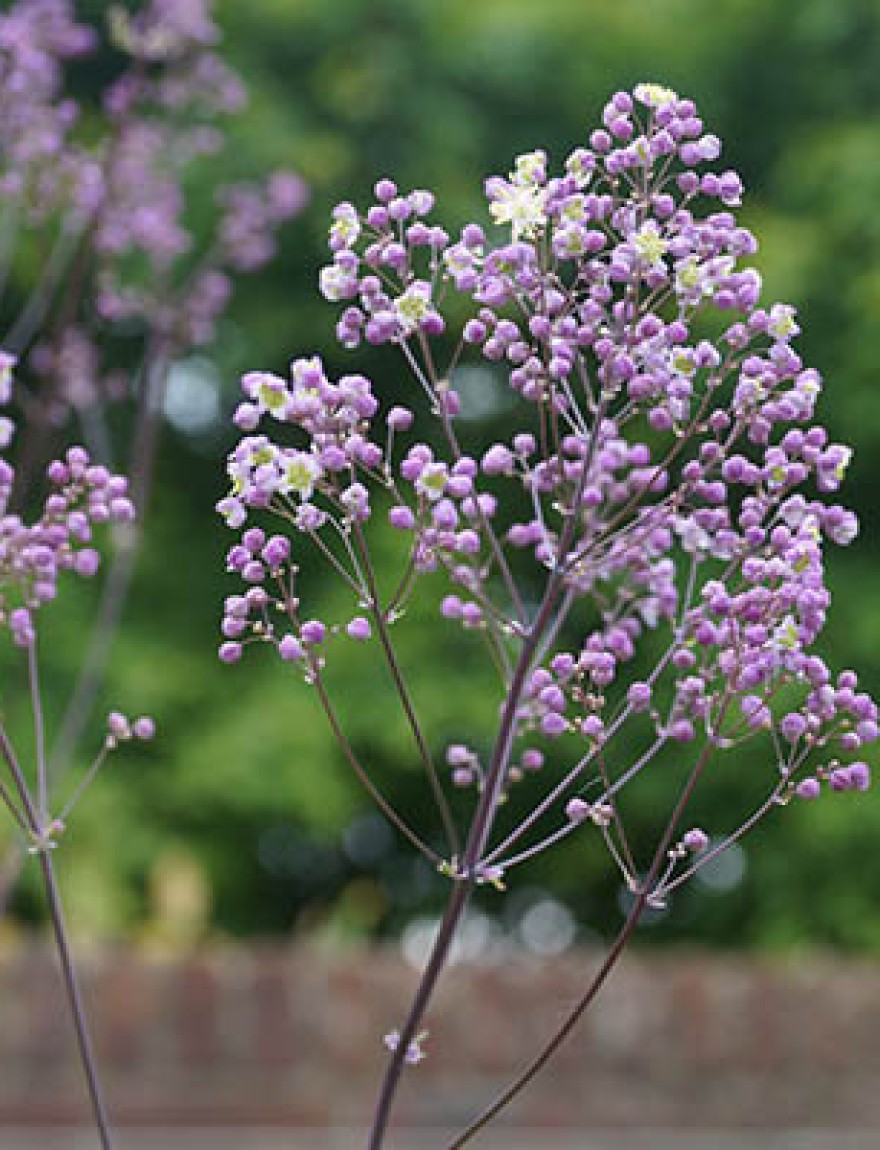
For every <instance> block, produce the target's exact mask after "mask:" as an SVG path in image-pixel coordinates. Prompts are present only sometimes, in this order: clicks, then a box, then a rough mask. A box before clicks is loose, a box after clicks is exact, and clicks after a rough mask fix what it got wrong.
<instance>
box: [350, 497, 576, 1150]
mask: <svg viewBox="0 0 880 1150" xmlns="http://www.w3.org/2000/svg"><path fill="white" fill-rule="evenodd" d="M573 532H574V520H573V517H571V518H569V520H568V521H567V523H566V528H565V530H564V531H563V536H562V540H561V541H560V554H564V552H565V549H567V548H568V547H569V546H570V544H571V540H570V536H571V534H572V533H573ZM562 588H563V578H562V573H561V570H560V568H559V567H558V566H557V567H556V568H554V571H553V573H552V574H551V576H550V578H549V579H548V581H547V586H546V589H545V592H544V598H543V601H542V603H541V606H540V608H539V609H538V614H537V616H536V618H535V621H534V623H533V625H532V627H531V629H530V631H529V633H528V635H527V637H526V639H525V642H524V643H523V646H522V650H521V651H520V656H519V659H518V661H517V665H516V669H515V670H514V673H513V677H512V679H511V683H510V689H509V691H508V694H507V699H506V701H505V705H504V710H503V712H502V715H501V721H500V724H499V728H498V735H497V737H496V740H495V746H494V748H493V750H492V757H491V760H490V762H489V766H488V769H487V771H486V783H485V786H484V787H483V791H482V794H481V796H480V801H479V804H478V806H477V809H476V811H475V812H474V817H473V821H472V823H471V827H470V831H469V832H468V838H467V843H466V844H465V848H464V855H463V856H462V860H461V865H460V868H459V875H458V880H457V882H456V884H455V886H454V888H453V891H452V894H451V895H450V896H449V902H448V903H447V907H446V912H445V914H444V916H443V922H442V925H441V928H440V932H439V934H438V935H437V939H436V941H435V943H434V948H433V950H432V952H431V955H430V958H429V959H428V964H427V966H426V967H425V970H424V972H423V974H422V978H421V981H420V983H419V987H418V989H417V991H416V996H415V998H414V1000H413V1003H412V1005H411V1007H410V1010H409V1014H408V1015H407V1019H406V1022H405V1023H404V1026H403V1028H402V1030H401V1032H400V1036H399V1038H398V1042H397V1047H396V1049H395V1050H394V1051H393V1053H392V1055H391V1059H390V1061H389V1064H388V1068H387V1070H386V1072H385V1079H384V1081H383V1083H382V1089H381V1093H380V1095H379V1101H378V1103H377V1106H376V1113H375V1116H374V1119H373V1127H372V1130H371V1132H370V1142H369V1150H381V1146H382V1142H383V1140H384V1137H385V1132H386V1130H387V1128H388V1122H389V1119H390V1116H391V1106H392V1103H393V1101H394V1096H395V1094H396V1092H397V1087H398V1084H399V1082H400V1076H401V1073H402V1071H403V1067H404V1065H405V1062H406V1055H407V1051H408V1050H409V1046H410V1043H411V1042H412V1040H413V1038H414V1036H415V1034H416V1031H417V1029H418V1026H419V1024H420V1023H421V1020H422V1018H423V1016H424V1013H425V1010H426V1009H427V1006H428V1003H429V1001H430V999H431V995H432V994H433V991H434V987H435V986H436V984H437V980H438V979H439V977H440V974H441V972H442V970H443V967H444V965H445V963H446V959H447V957H448V954H449V948H450V946H451V945H452V940H453V938H454V937H455V932H456V930H457V929H458V925H459V923H460V921H461V917H462V915H463V914H464V911H465V908H466V906H467V901H468V897H469V895H470V892H471V890H472V889H473V886H474V884H475V883H476V880H477V874H476V867H477V863H478V861H479V859H480V857H481V855H482V853H483V850H484V849H485V846H486V842H487V840H488V837H489V835H490V834H491V831H492V825H493V822H494V820H495V816H496V815H497V813H498V807H499V801H500V797H501V793H502V790H503V787H504V782H505V779H506V776H507V767H508V763H509V761H510V748H511V745H512V743H513V738H514V734H515V730H516V715H517V711H518V709H519V706H520V702H521V699H522V693H523V691H524V689H525V685H526V681H527V679H528V674H529V671H530V670H531V667H532V661H533V658H534V656H535V653H536V651H537V650H538V648H539V646H540V642H541V637H542V635H543V632H544V629H545V627H547V625H548V624H549V622H550V620H551V619H552V617H553V610H554V608H555V605H556V600H557V598H558V596H559V594H560V593H561V591H562Z"/></svg>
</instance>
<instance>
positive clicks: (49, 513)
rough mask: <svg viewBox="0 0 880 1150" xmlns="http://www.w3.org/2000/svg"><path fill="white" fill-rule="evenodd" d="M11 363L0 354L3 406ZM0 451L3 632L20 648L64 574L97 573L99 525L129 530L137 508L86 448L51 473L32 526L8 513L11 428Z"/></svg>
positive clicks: (29, 640)
mask: <svg viewBox="0 0 880 1150" xmlns="http://www.w3.org/2000/svg"><path fill="white" fill-rule="evenodd" d="M14 366H15V360H14V357H12V356H10V355H9V354H8V353H7V352H3V351H0V405H2V404H7V403H9V401H10V399H11V397H12V373H13V369H14ZM2 423H3V425H5V426H7V427H8V428H9V434H8V435H7V436H5V437H4V438H5V443H3V444H2V446H0V625H2V626H3V627H4V628H5V629H8V631H9V632H10V634H11V636H12V639H13V641H14V642H15V644H16V645H17V646H19V647H29V646H31V645H32V644H33V643H34V641H35V638H36V630H35V628H36V615H37V612H38V611H39V610H40V609H41V608H42V607H43V606H44V605H45V604H47V603H50V602H52V601H53V600H54V599H55V598H56V597H57V594H58V580H59V577H60V575H61V574H62V572H64V571H70V572H73V573H74V574H76V575H80V576H83V577H86V578H88V577H90V576H92V575H94V574H95V573H96V572H97V570H98V566H99V562H100V555H99V552H98V550H97V549H96V547H95V546H94V532H95V529H96V528H98V527H99V526H100V525H102V524H106V523H128V522H130V521H131V520H132V519H133V517H134V507H133V505H132V502H131V500H130V498H129V497H128V481H127V479H126V478H125V477H124V476H121V475H113V474H111V473H110V472H109V471H108V470H107V468H106V467H104V466H102V465H100V464H95V463H93V462H92V460H91V458H90V456H89V453H88V452H87V451H86V450H85V448H83V447H71V448H69V449H68V450H67V452H66V453H65V455H64V457H63V458H62V459H56V460H54V461H53V462H52V463H51V464H50V465H49V468H48V470H47V479H48V482H49V494H48V495H47V496H46V498H45V501H44V502H43V505H42V509H41V512H40V514H39V516H38V517H37V518H36V519H35V520H34V521H33V522H27V521H26V520H25V519H23V518H22V517H21V516H20V515H18V514H14V513H12V512H11V511H10V510H9V499H10V496H11V494H12V489H13V486H14V482H15V470H14V468H13V466H12V464H11V463H10V462H9V459H8V458H7V455H6V448H7V447H8V446H9V444H10V443H11V439H12V430H13V427H14V425H13V423H12V420H10V419H8V418H7V417H2Z"/></svg>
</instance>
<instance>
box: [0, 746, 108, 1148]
mask: <svg viewBox="0 0 880 1150" xmlns="http://www.w3.org/2000/svg"><path fill="white" fill-rule="evenodd" d="M0 752H2V754H3V758H4V759H5V760H6V763H7V765H8V767H9V770H10V772H11V773H12V777H13V779H14V780H15V786H16V789H17V790H18V792H19V795H20V797H21V802H22V806H23V807H24V810H25V814H26V816H27V822H28V829H29V830H30V833H31V834H32V835H33V837H34V839H35V840H36V841H37V842H39V843H42V839H43V834H44V828H43V826H42V825H41V823H40V818H39V812H38V811H37V808H36V806H35V804H34V801H33V799H32V797H31V794H30V791H29V790H28V786H27V780H26V779H25V777H24V772H23V771H22V769H21V765H20V763H19V761H18V758H17V756H16V754H15V749H14V748H13V746H12V743H11V742H10V739H9V736H8V735H7V733H6V730H5V728H4V727H3V724H2V723H0ZM37 853H38V855H39V859H40V870H41V871H42V875H43V885H44V887H45V890H46V901H47V903H48V906H49V914H50V917H51V919H52V930H53V932H54V935H55V945H56V948H57V950H58V957H59V959H60V961H61V972H62V974H63V976H64V987H65V990H66V992H67V998H68V1002H69V1005H70V1012H71V1015H72V1017H73V1024H74V1029H75V1030H76V1038H77V1045H78V1046H79V1053H80V1060H81V1062H82V1067H83V1071H84V1073H85V1076H86V1083H87V1084H88V1089H89V1097H90V1099H91V1103H92V1111H93V1113H94V1117H95V1125H96V1126H97V1128H98V1134H99V1136H100V1139H101V1146H102V1150H113V1140H112V1138H111V1136H110V1126H109V1122H108V1120H107V1110H106V1107H105V1105H104V1099H103V1096H102V1092H101V1085H100V1082H99V1080H98V1071H97V1065H96V1062H95V1056H94V1052H93V1050H92V1043H91V1039H90V1037H89V1029H88V1024H87V1023H86V1015H85V1008H84V1006H83V1001H82V995H81V993H80V989H79V983H78V981H77V977H76V971H75V969H74V965H73V957H72V955H71V953H70V945H69V943H68V941H67V928H66V925H65V922H64V912H63V910H62V908H61V899H60V897H59V895H58V886H57V884H56V882H55V872H54V870H53V867H52V858H51V854H50V853H49V850H47V849H44V848H43V847H42V845H41V846H40V847H39V849H38V851H37Z"/></svg>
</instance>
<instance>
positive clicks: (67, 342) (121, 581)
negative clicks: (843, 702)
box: [0, 0, 306, 1147]
mask: <svg viewBox="0 0 880 1150" xmlns="http://www.w3.org/2000/svg"><path fill="white" fill-rule="evenodd" d="M108 23H109V30H110V34H111V35H110V39H111V41H112V46H113V48H114V49H115V54H114V55H113V56H112V57H110V58H109V60H110V69H111V78H110V80H109V82H108V83H106V85H104V87H103V89H102V91H101V93H100V96H101V103H100V107H99V108H98V109H95V108H92V109H88V108H85V109H82V108H80V107H79V106H78V104H77V102H76V101H75V100H74V99H72V98H71V96H70V90H71V84H70V76H69V72H68V67H69V65H70V64H71V62H72V61H75V60H78V59H80V58H83V57H89V56H91V55H92V54H94V53H96V52H97V51H98V49H99V48H100V47H101V45H100V41H99V38H98V36H97V34H96V32H95V30H94V29H93V28H92V27H91V26H89V25H87V24H83V23H80V22H79V21H78V20H77V18H76V14H75V10H74V5H73V3H72V0H16V2H15V3H13V4H11V5H9V6H7V8H6V10H4V12H3V13H2V14H0V307H2V311H0V642H7V641H8V642H10V643H11V645H12V647H13V648H14V649H16V650H17V651H18V652H19V653H20V654H22V655H23V656H24V658H23V661H24V663H25V664H26V678H27V699H28V702H29V709H30V712H31V718H32V726H33V737H32V740H31V744H30V746H27V741H26V740H24V743H25V746H26V752H25V751H23V750H22V740H20V739H19V737H18V732H17V731H13V730H12V729H11V725H10V724H9V719H8V716H7V714H6V705H7V699H8V691H9V678H11V677H12V676H9V677H7V676H6V675H5V674H4V678H3V681H2V683H0V762H2V764H3V765H4V771H5V773H6V781H4V780H0V799H2V801H3V803H4V804H5V805H6V807H7V808H8V810H9V812H10V814H11V815H12V818H13V819H14V821H15V823H16V825H17V827H18V829H19V830H20V831H21V835H20V836H18V839H17V841H16V844H15V848H14V849H13V851H12V852H11V854H10V859H11V862H10V861H9V860H7V861H6V864H5V865H4V867H3V883H2V887H0V912H2V908H3V904H4V903H5V899H6V894H7V893H8V889H9V887H10V886H11V884H12V883H13V882H14V881H15V879H16V878H17V875H18V870H19V866H20V865H21V863H23V861H24V860H25V858H26V857H27V855H28V853H29V854H31V855H35V856H37V857H38V859H39V864H40V868H41V873H42V878H43V885H44V887H45V892H46V896H47V903H48V908H49V912H50V915H51V919H52V924H53V928H54V932H55V938H56V942H57V947H58V952H59V957H60V959H61V965H62V970H63V974H64V978H65V984H66V987H67V992H68V997H69V1000H70V1005H71V1010H72V1013H73V1018H74V1022H75V1025H76V1030H77V1037H78V1040H79V1046H80V1053H81V1056H82V1061H83V1066H84V1069H85V1072H86V1076H87V1079H88V1086H89V1090H90V1094H91V1098H92V1103H93V1107H94V1112H95V1118H96V1123H97V1126H98V1129H99V1132H100V1136H101V1141H102V1145H103V1146H105V1147H110V1145H111V1135H110V1130H109V1124H108V1119H107V1114H106V1109H105V1106H104V1103H103V1100H102V1097H101V1091H100V1087H99V1083H98V1076H97V1071H96V1067H95V1062H94V1058H93V1055H92V1051H91V1045H90V1041H89V1035H88V1030H87V1026H86V1020H85V1013H84V1010H83V1004H82V1001H81V998H80V994H79V989H78V986H77V981H76V976H75V971H74V967H73V962H72V958H71V953H70V948H69V944H68V941H67V934H66V928H65V924H64V917H63V913H62V909H61V904H60V900H59V897H58V891H57V887H56V883H55V877H54V867H53V859H52V852H53V851H54V849H55V847H56V846H57V845H58V842H59V839H60V836H61V835H62V834H63V832H64V829H65V825H66V823H67V820H68V818H69V816H70V815H71V814H72V813H73V811H74V808H75V807H76V805H77V803H78V802H79V800H80V798H81V797H82V796H83V794H84V793H85V791H86V790H87V789H88V787H89V786H90V785H91V783H92V781H93V780H94V778H95V777H96V775H97V773H98V771H99V770H100V768H101V766H102V765H103V764H104V762H105V761H106V759H107V756H108V755H109V754H110V752H112V751H113V750H114V749H115V748H116V747H117V746H118V745H119V744H120V743H122V742H125V741H128V740H130V739H149V738H151V737H152V734H153V722H152V720H151V719H150V718H149V717H147V716H141V717H140V718H138V719H135V720H134V721H130V720H129V719H128V718H126V716H125V715H123V714H122V713H120V712H116V711H114V712H111V714H110V715H109V716H108V718H107V726H106V729H105V735H104V739H103V741H102V744H101V747H100V750H99V753H98V755H97V756H96V757H95V759H94V761H93V762H92V763H91V765H90V766H89V767H87V769H86V771H85V772H84V774H83V775H82V776H81V778H80V780H79V782H78V783H77V785H76V786H73V787H70V788H69V791H68V797H67V798H66V801H65V800H64V799H63V798H59V799H58V800H57V806H56V797H55V794H54V793H53V792H54V790H55V784H56V783H57V781H58V780H57V775H58V773H59V771H58V770H57V768H58V767H59V766H69V765H70V759H71V758H72V752H73V750H74V748H75V746H76V744H77V743H78V741H79V738H80V736H81V734H82V732H83V730H84V728H85V725H86V723H87V720H88V718H89V716H90V713H91V710H92V707H93V705H94V702H95V698H96V695H97V692H98V689H99V687H100V684H101V679H102V675H103V671H104V667H105V664H106V659H107V656H108V653H109V649H110V645H111V642H112V639H113V637H114V635H115V631H116V627H117V625H118V622H119V619H120V616H121V612H122V607H123V603H124V600H125V598H126V594H127V590H128V586H129V583H130V580H131V576H132V573H133V568H134V562H135V558H136V553H137V545H138V522H139V519H140V518H141V513H142V511H143V509H144V506H145V504H146V502H147V498H148V493H149V488H150V481H151V476H152V471H153V464H154V461H155V455H156V450H157V442H158V437H159V430H160V423H161V416H162V410H163V403H164V395H165V389H166V384H167V382H168V377H169V371H170V369H171V367H172V365H173V363H174V361H175V359H178V358H179V357H181V356H182V355H184V354H185V353H186V352H187V351H189V350H191V349H193V348H196V347H199V346H203V345H205V344H207V343H209V342H210V341H211V340H212V339H213V338H214V336H215V334H216V325H217V321H218V320H219V318H220V316H221V315H222V313H223V311H224V310H225V308H226V306H227V304H228V302H229V300H230V297H231V294H232V290H233V285H234V277H235V276H236V275H238V274H240V273H251V272H254V271H256V270H257V269H259V268H261V267H263V266H265V264H266V263H267V262H268V261H269V260H270V259H271V258H272V256H273V254H274V250H275V235H276V232H277V230H278V228H279V227H280V225H281V224H282V223H283V222H284V221H285V220H287V219H289V218H290V217H291V216H293V215H295V214H297V213H298V212H299V211H300V210H301V208H302V207H303V205H304V203H305V199H306V190H305V186H304V184H303V182H302V181H301V180H300V178H299V177H298V176H296V175H295V174H293V173H289V172H276V173H275V174H273V175H272V176H270V177H269V178H268V179H267V180H266V181H265V182H263V183H260V182H235V183H229V184H224V185H222V186H220V187H218V188H217V189H216V193H215V211H214V213H213V218H212V219H211V220H210V224H209V226H208V227H207V228H204V227H203V229H202V230H203V231H204V233H205V234H201V233H200V232H199V229H198V228H197V227H196V224H195V222H194V221H193V220H191V219H190V214H191V200H192V195H191V191H190V188H189V180H190V176H191V173H192V172H193V170H194V168H195V166H196V165H197V163H198V161H200V160H202V159H203V158H204V157H207V156H211V155H214V154H216V153H217V152H218V151H219V150H220V149H221V148H222V146H223V144H224V142H225V134H224V131H223V123H224V121H225V119H226V118H227V117H228V115H229V114H230V113H232V112H234V111H235V110H236V109H238V108H239V107H241V105H242V104H243V102H244V100H245V97H246V91H245V88H244V86H243V85H242V83H241V81H240V80H239V78H238V76H236V75H235V73H234V72H232V71H231V70H230V69H229V68H228V67H227V66H226V65H225V64H224V62H223V61H222V60H221V58H220V57H219V56H218V55H217V54H216V52H215V50H214V48H215V45H216V42H217V40H218V38H219V31H218V28H217V26H216V25H215V24H214V22H213V21H212V19H211V18H210V13H209V2H208V0H144V2H143V3H142V4H141V6H140V8H139V10H138V11H137V12H136V13H134V14H129V13H128V12H127V11H126V10H125V9H122V8H118V9H117V8H115V7H111V8H110V10H109V19H108ZM35 269H36V270H35ZM13 369H14V370H15V373H16V377H17V379H16V383H17V386H16V388H15V392H14V394H13V388H12V376H13ZM131 401H134V403H133V404H132V406H134V407H135V408H136V412H135V414H134V416H133V418H131V419H130V420H128V421H124V422H125V426H126V429H127V436H126V439H125V441H124V442H122V443H120V442H118V439H119V436H118V434H114V433H113V432H112V430H111V428H112V424H113V422H114V418H113V417H112V416H111V414H110V408H111V407H112V406H124V405H129V404H130V403H131ZM10 405H11V407H12V409H13V411H12V414H6V408H7V407H9V406H10ZM74 419H75V420H76V422H77V423H78V425H79V429H80V432H81V434H82V437H83V439H84V440H85V443H86V446H85V447H79V446H77V447H70V448H68V449H67V450H66V451H62V450H61V448H60V443H61V442H63V440H64V437H65V434H66V430H67V427H68V425H69V423H70V422H71V421H72V420H74ZM16 428H17V429H18V441H17V442H16V443H15V444H13V438H14V433H15V431H16ZM13 448H14V450H15V466H14V467H13V464H12V451H13ZM58 452H60V454H61V458H57V459H55V460H54V461H52V462H50V460H52V457H53V455H55V454H56V453H58ZM120 456H123V457H126V461H125V468H124V469H125V471H126V472H127V475H122V474H118V473H117V471H118V470H119V469H118V465H117V463H116V459H117V458H118V457H120ZM44 478H47V479H48V482H49V486H50V490H49V494H48V496H44V494H43V492H42V486H41V485H42V481H43V479H44ZM32 509H35V510H32ZM108 528H109V529H110V530H111V531H112V544H113V545H114V546H113V562H112V564H111V569H110V573H109V576H108V578H107V580H105V582H104V587H103V592H102V601H101V604H100V606H99V609H98V612H97V615H96V621H95V625H94V627H93V629H92V633H91V637H90V640H91V641H90V642H89V643H88V644H87V645H86V647H85V649H84V651H83V652H82V653H81V654H80V656H79V662H78V677H77V680H76V682H75V684H74V687H73V689H72V690H71V691H70V694H69V697H68V701H67V708H66V712H65V715H64V717H63V719H62V722H61V723H60V725H59V733H58V735H57V737H56V739H55V740H54V741H53V743H52V744H49V743H48V742H47V733H46V724H45V723H44V715H43V703H42V698H41V691H40V658H39V653H38V638H39V632H40V627H39V625H38V623H39V621H40V619H41V616H42V612H43V610H44V608H45V607H46V606H47V605H48V604H50V603H51V602H52V601H54V600H55V599H56V597H57V596H58V593H59V581H60V576H61V575H62V574H63V573H65V572H72V573H74V574H76V575H79V576H83V577H91V576H93V575H95V574H96V572H97V570H98V566H99V558H100V556H99V551H98V548H97V546H96V536H100V534H101V531H102V529H104V530H106V529H108ZM43 650H45V647H43ZM14 664H15V655H13V658H12V659H11V660H10V662H9V666H10V668H12V667H13V666H14ZM5 668H6V660H5V657H4V671H5ZM7 784H8V785H7ZM19 848H20V849H19ZM16 851H17V855H16Z"/></svg>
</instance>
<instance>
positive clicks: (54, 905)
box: [40, 851, 113, 1150]
mask: <svg viewBox="0 0 880 1150" xmlns="http://www.w3.org/2000/svg"><path fill="white" fill-rule="evenodd" d="M40 870H41V871H42V872H43V884H44V886H45V888H46V899H47V902H48V904H49V913H50V915H51V918H52V929H53V931H54V934H55V945H56V947H57V949H58V957H59V959H60V960H61V970H62V973H63V975H64V986H65V989H66V991H67V999H68V1002H69V1004H70V1012H71V1014H72V1016H73V1024H74V1028H75V1030H76V1040H77V1045H78V1046H79V1053H80V1060H81V1062H82V1067H83V1070H84V1072H85V1076H86V1082H87V1083H88V1088H89V1097H90V1098H91V1102H92V1111H93V1114H94V1117H95V1124H96V1126H97V1128H98V1135H99V1137H100V1139H101V1146H102V1148H103V1150H113V1139H112V1137H111V1135H110V1123H109V1120H108V1117H107V1109H106V1106H105V1105H104V1099H103V1095H102V1092H101V1084H100V1082H99V1080H98V1071H97V1066H96V1063H95V1055H94V1051H93V1050H92V1042H91V1038H90V1036H89V1030H88V1024H87V1023H86V1015H85V1008H84V1006H83V1001H82V994H81V993H80V989H79V983H78V981H77V977H76V971H75V969H74V966H73V958H72V956H71V953H70V946H69V944H68V941H67V930H66V927H65V923H64V912H63V911H62V909H61V900H60V898H59V896H58V887H57V885H56V882H55V873H54V871H53V869H52V858H51V856H50V854H49V853H48V851H40Z"/></svg>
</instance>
